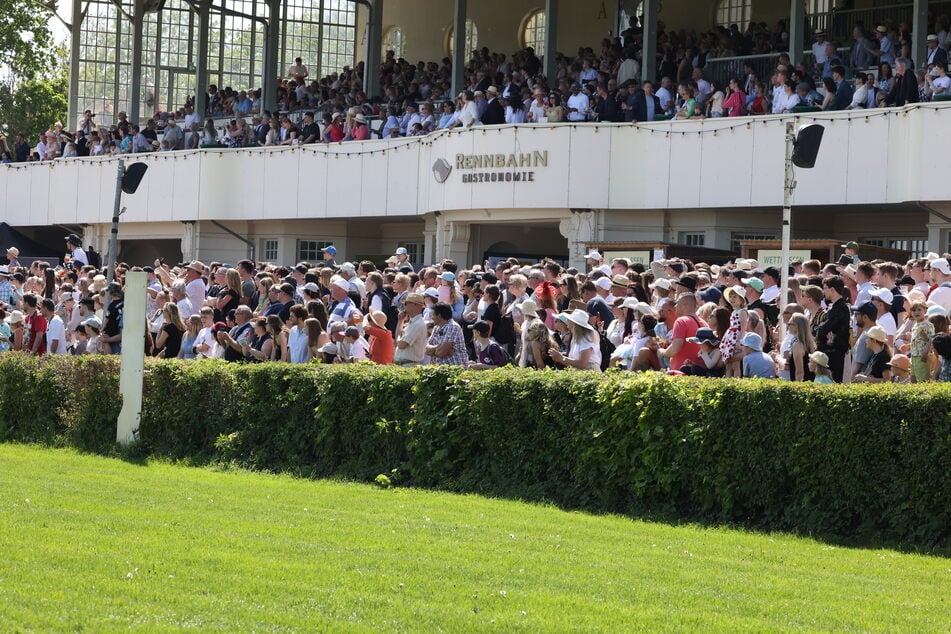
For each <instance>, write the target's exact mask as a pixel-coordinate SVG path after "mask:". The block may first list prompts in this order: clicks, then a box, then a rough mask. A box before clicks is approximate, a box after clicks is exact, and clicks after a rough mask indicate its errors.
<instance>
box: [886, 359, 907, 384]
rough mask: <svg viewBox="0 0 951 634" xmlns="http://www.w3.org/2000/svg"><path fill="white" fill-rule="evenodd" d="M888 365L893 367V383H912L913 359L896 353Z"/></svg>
mask: <svg viewBox="0 0 951 634" xmlns="http://www.w3.org/2000/svg"><path fill="white" fill-rule="evenodd" d="M888 365H889V367H891V369H892V383H900V384H903V385H904V384H908V383H911V359H909V358H908V357H907V356H905V355H903V354H896V355H895V356H894V357H892V360H891V361H890V362H889V363H888Z"/></svg>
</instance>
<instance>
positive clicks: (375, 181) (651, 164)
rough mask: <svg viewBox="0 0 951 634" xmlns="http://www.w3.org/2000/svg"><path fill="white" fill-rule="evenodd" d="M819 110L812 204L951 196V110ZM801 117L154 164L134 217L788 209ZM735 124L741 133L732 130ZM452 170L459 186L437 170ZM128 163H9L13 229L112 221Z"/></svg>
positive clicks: (482, 133)
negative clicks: (485, 178)
mask: <svg viewBox="0 0 951 634" xmlns="http://www.w3.org/2000/svg"><path fill="white" fill-rule="evenodd" d="M867 116H868V120H867V121H866V114H857V115H853V118H852V120H851V121H850V120H848V114H846V113H839V114H828V115H827V114H821V115H820V114H817V115H815V116H810V117H809V118H808V119H807V118H805V117H803V118H801V119H800V120H799V122H800V123H805V122H807V121H811V120H816V121H819V122H822V123H823V124H824V125H825V138H824V139H823V143H822V150H821V152H820V155H819V160H818V162H817V164H816V167H815V169H812V170H798V172H797V180H798V182H799V186H798V189H797V190H796V196H795V201H794V204H796V205H863V204H869V203H878V204H881V203H899V202H904V201H930V202H940V201H947V200H949V198H951V196H949V195H948V193H947V186H946V184H945V183H946V177H945V173H944V166H943V163H944V162H943V161H942V160H941V159H940V156H939V155H938V154H937V153H936V148H943V147H948V146H949V145H951V109H949V108H948V107H947V106H945V105H943V104H942V105H930V104H929V105H925V106H922V107H920V108H909V109H907V110H887V111H886V110H873V111H869V112H868V113H867ZM786 120H788V117H786V118H782V117H762V118H757V119H748V118H740V119H710V120H706V121H688V122H658V123H652V124H648V125H637V126H633V125H622V124H612V125H604V124H602V125H594V124H587V125H577V126H575V125H562V126H548V125H544V124H542V125H536V126H518V127H507V126H503V127H492V128H488V127H487V128H473V129H471V130H468V131H465V132H451V133H449V132H440V133H436V134H433V135H430V136H429V137H424V138H420V139H400V140H393V141H390V140H387V141H367V142H363V143H348V144H337V145H330V146H327V145H314V146H306V148H283V149H265V148H257V149H252V150H197V151H191V152H175V153H167V154H145V155H138V156H135V157H129V160H141V161H145V162H146V163H147V164H148V165H149V171H148V173H147V174H146V176H145V178H144V180H143V182H142V185H141V186H140V188H139V191H138V192H137V193H136V194H134V195H131V196H129V195H126V196H124V197H123V204H124V205H126V206H127V207H128V211H127V213H126V215H125V216H123V222H124V223H154V222H176V221H186V220H212V219H214V220H220V221H247V220H253V219H255V220H260V219H267V220H281V219H286V220H290V219H349V218H359V217H366V218H370V217H374V218H380V217H406V216H419V215H422V214H426V213H430V212H433V211H446V210H481V209H523V210H530V209H539V210H541V209H561V210H564V209H567V208H593V209H618V210H660V209H708V208H727V209H729V208H733V209H746V208H764V207H772V208H775V207H778V206H779V205H780V204H781V203H782V182H783V156H784V126H785V121H786ZM731 128H732V129H731ZM535 152H540V153H544V152H547V157H548V163H547V166H544V167H543V166H536V167H532V168H513V169H496V168H493V169H489V170H485V169H483V170H464V169H458V168H457V167H456V155H457V154H461V155H485V154H492V155H495V154H502V155H504V156H508V155H509V154H515V155H516V156H517V157H518V156H521V155H523V154H532V155H533V154H534V153H535ZM440 158H443V159H445V160H446V161H448V162H449V163H450V164H451V165H452V166H453V169H452V172H451V173H450V174H449V177H448V179H447V180H446V181H445V182H444V183H438V182H436V180H435V178H434V175H433V172H432V166H433V163H434V162H435V161H436V160H437V159H440ZM512 171H519V172H524V171H532V172H534V180H533V181H531V182H519V183H515V182H488V183H476V184H471V183H464V182H463V176H464V175H465V174H470V173H477V172H486V173H492V172H496V173H497V172H512ZM115 174H116V159H98V158H88V159H61V160H57V161H54V162H50V163H37V164H22V165H18V166H0V220H3V221H5V222H7V223H9V224H11V225H14V226H41V225H53V224H82V223H90V224H92V223H105V222H109V221H110V219H111V215H112V199H113V193H114V191H115Z"/></svg>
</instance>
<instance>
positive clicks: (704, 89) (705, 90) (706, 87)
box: [697, 78, 710, 103]
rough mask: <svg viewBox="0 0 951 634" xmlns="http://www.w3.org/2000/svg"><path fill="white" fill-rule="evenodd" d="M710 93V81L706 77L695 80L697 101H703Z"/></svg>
mask: <svg viewBox="0 0 951 634" xmlns="http://www.w3.org/2000/svg"><path fill="white" fill-rule="evenodd" d="M709 94H710V82H708V81H707V80H706V79H703V78H701V79H698V80H697V103H699V102H701V101H703V100H704V99H706V98H707V95H709Z"/></svg>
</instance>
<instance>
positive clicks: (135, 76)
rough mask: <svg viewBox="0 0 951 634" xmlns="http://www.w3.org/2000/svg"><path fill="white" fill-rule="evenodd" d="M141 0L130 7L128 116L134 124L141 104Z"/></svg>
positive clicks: (142, 10) (143, 16) (142, 7)
mask: <svg viewBox="0 0 951 634" xmlns="http://www.w3.org/2000/svg"><path fill="white" fill-rule="evenodd" d="M143 5H144V3H143V1H142V0H135V3H134V5H133V8H132V64H131V68H130V69H129V72H130V73H131V75H132V79H131V82H130V87H129V105H128V106H127V108H128V112H127V114H128V118H129V121H130V122H132V123H133V124H135V125H139V124H140V123H141V121H140V119H139V110H140V108H141V105H142V27H143V23H144V22H145V10H144V8H145V7H144V6H143Z"/></svg>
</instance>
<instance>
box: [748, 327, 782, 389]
mask: <svg viewBox="0 0 951 634" xmlns="http://www.w3.org/2000/svg"><path fill="white" fill-rule="evenodd" d="M740 346H742V347H743V349H744V350H743V376H744V377H746V378H760V379H775V378H776V366H775V365H774V364H773V360H772V358H770V356H769V355H768V354H766V353H765V352H763V339H762V337H760V336H759V335H758V334H756V333H755V332H748V333H746V335H744V336H743V338H742V339H741V340H740Z"/></svg>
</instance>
